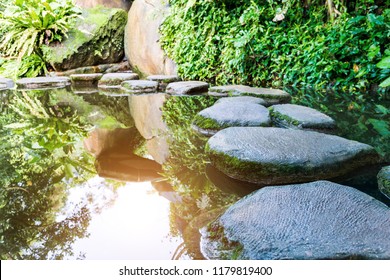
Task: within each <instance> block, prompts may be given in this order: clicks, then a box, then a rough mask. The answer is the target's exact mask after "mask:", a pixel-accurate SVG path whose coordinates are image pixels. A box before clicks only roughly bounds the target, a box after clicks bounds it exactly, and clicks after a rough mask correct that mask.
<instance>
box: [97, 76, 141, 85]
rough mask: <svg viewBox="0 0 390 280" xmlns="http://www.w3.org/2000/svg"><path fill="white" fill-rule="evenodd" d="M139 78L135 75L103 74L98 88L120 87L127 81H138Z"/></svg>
mask: <svg viewBox="0 0 390 280" xmlns="http://www.w3.org/2000/svg"><path fill="white" fill-rule="evenodd" d="M138 79H139V76H138V74H136V73H109V74H104V75H103V77H102V78H101V79H100V80H99V87H112V86H115V87H120V86H121V84H122V82H124V81H129V80H138Z"/></svg>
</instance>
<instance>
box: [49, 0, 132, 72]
mask: <svg viewBox="0 0 390 280" xmlns="http://www.w3.org/2000/svg"><path fill="white" fill-rule="evenodd" d="M126 21H127V13H126V12H125V11H124V10H122V9H109V8H104V7H101V6H98V7H95V8H92V9H85V10H83V14H82V19H79V20H78V21H77V22H76V24H75V27H74V28H73V29H72V30H71V31H70V32H69V34H68V38H66V39H65V40H64V41H63V42H61V43H56V44H51V45H50V46H48V47H43V53H44V57H45V59H46V61H48V62H49V63H50V64H51V65H52V66H53V68H54V69H55V70H56V71H64V70H69V69H74V68H78V67H83V66H93V65H98V64H105V63H115V62H119V61H120V60H121V59H122V58H123V56H124V47H123V40H124V28H125V25H126Z"/></svg>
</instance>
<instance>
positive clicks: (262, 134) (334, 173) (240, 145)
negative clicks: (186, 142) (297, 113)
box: [206, 127, 379, 186]
mask: <svg viewBox="0 0 390 280" xmlns="http://www.w3.org/2000/svg"><path fill="white" fill-rule="evenodd" d="M206 151H207V153H208V154H209V156H210V160H211V163H212V164H213V165H214V166H215V167H216V168H218V169H219V170H220V171H222V172H223V173H225V174H226V175H227V176H230V177H232V178H235V179H238V180H241V181H247V182H252V183H257V184H259V185H263V186H264V185H270V184H289V183H300V182H308V181H313V180H323V179H330V178H334V177H339V176H343V175H346V174H348V173H350V172H353V171H355V170H357V169H358V168H360V167H365V166H368V165H373V164H376V163H377V162H378V161H379V155H378V154H377V153H376V152H375V149H374V148H373V147H371V146H369V145H366V144H362V143H359V142H356V141H352V140H347V139H344V138H341V137H338V136H334V135H329V134H324V133H319V132H314V131H305V130H296V129H283V128H267V127H230V128H226V129H224V130H221V131H219V132H217V133H216V134H215V135H214V136H213V137H211V138H210V139H209V140H208V142H207V145H206Z"/></svg>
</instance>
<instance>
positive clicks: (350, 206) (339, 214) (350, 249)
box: [201, 181, 390, 260]
mask: <svg viewBox="0 0 390 280" xmlns="http://www.w3.org/2000/svg"><path fill="white" fill-rule="evenodd" d="M216 229H219V231H223V233H222V234H219V235H221V236H222V235H223V236H225V241H224V243H225V244H226V243H227V242H226V238H227V239H228V240H229V242H236V243H238V244H239V246H240V247H241V254H240V255H239V258H242V259H252V260H257V259H259V260H261V259H275V260H276V259H279V260H280V259H297V260H301V259H390V242H389V236H390V208H389V207H387V206H386V205H385V204H383V203H381V202H379V201H378V200H375V199H374V198H372V197H370V196H368V195H367V194H365V193H362V192H360V191H358V190H356V189H354V188H351V187H347V186H343V185H339V184H335V183H332V182H328V181H317V182H312V183H308V184H300V185H288V186H272V187H265V188H263V189H260V190H258V191H256V192H254V193H252V194H251V195H249V196H247V197H245V198H243V199H241V200H240V201H238V202H237V203H235V204H233V205H232V206H231V207H230V208H229V209H228V210H227V211H226V212H225V213H224V214H223V215H222V216H221V217H220V218H219V219H218V220H217V221H216V222H214V223H213V224H211V226H209V227H208V229H202V231H201V232H202V239H201V248H202V252H204V253H205V254H206V256H207V257H209V258H218V257H219V258H221V256H218V255H217V254H215V252H214V255H211V254H208V255H207V253H208V252H210V250H207V249H208V248H209V247H212V248H215V247H218V246H216V243H217V244H218V243H219V244H221V242H220V241H219V240H218V239H217V238H213V237H212V235H214V236H215V230H216ZM236 247H237V246H236ZM233 249H234V248H230V250H233Z"/></svg>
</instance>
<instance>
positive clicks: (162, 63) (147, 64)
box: [125, 0, 176, 76]
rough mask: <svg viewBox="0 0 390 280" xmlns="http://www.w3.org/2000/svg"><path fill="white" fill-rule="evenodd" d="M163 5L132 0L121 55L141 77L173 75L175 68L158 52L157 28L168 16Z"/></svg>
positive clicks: (154, 0) (152, 0)
mask: <svg viewBox="0 0 390 280" xmlns="http://www.w3.org/2000/svg"><path fill="white" fill-rule="evenodd" d="M166 2H167V1H163V0H135V1H134V2H133V4H132V6H131V8H130V11H129V20H128V22H127V25H126V32H125V53H126V57H127V59H128V60H129V62H130V64H131V65H132V66H133V67H134V68H135V69H138V71H140V72H141V73H143V74H144V75H145V76H149V75H176V64H175V63H174V62H173V61H172V60H171V59H169V58H168V57H167V56H166V55H165V54H164V52H163V50H162V49H161V46H160V43H159V40H160V34H159V28H160V25H161V23H162V22H163V20H164V18H165V16H166V15H167V13H168V12H169V6H168V5H167V4H166Z"/></svg>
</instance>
